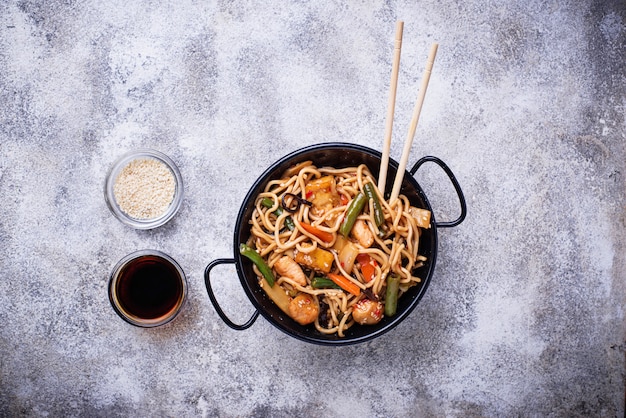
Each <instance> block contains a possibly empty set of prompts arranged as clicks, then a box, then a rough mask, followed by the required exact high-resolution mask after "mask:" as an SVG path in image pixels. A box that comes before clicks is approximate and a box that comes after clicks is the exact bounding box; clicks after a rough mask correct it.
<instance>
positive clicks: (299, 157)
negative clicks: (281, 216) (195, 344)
mask: <svg viewBox="0 0 626 418" xmlns="http://www.w3.org/2000/svg"><path fill="white" fill-rule="evenodd" d="M307 160H311V161H313V163H314V164H315V165H316V166H317V167H324V166H330V167H335V168H343V167H351V166H358V165H359V164H366V165H367V166H368V168H369V169H370V171H371V172H372V174H373V175H374V176H376V175H377V173H378V171H379V169H380V160H381V153H380V152H378V151H376V150H373V149H371V148H368V147H364V146H360V145H355V144H349V143H338V142H331V143H322V144H318V145H313V146H309V147H305V148H302V149H300V150H297V151H295V152H293V153H291V154H289V155H287V156H285V157H283V158H281V159H280V160H278V161H277V162H276V163H274V164H273V165H272V166H271V167H269V168H268V169H267V170H266V171H265V172H264V173H263V174H262V175H261V176H260V177H259V178H258V180H257V181H256V182H255V183H254V184H253V185H252V187H251V188H250V191H249V192H248V194H247V195H246V197H245V199H244V201H243V204H242V205H241V209H240V210H239V214H238V215H237V221H236V224H235V236H234V241H233V258H222V259H217V260H214V261H212V262H211V263H209V265H207V267H206V269H205V272H204V281H205V285H206V288H207V292H208V294H209V298H210V300H211V302H212V303H213V306H214V308H215V310H216V311H217V313H218V315H219V316H220V318H222V320H223V321H224V322H225V323H226V324H227V325H228V326H229V327H231V328H233V329H236V330H244V329H247V328H249V327H250V326H252V324H253V323H254V321H255V320H256V319H257V317H258V315H259V314H261V315H262V316H263V317H264V318H265V319H266V320H268V321H269V322H270V323H271V324H272V325H274V326H275V327H277V328H278V329H280V330H281V331H283V332H285V333H287V334H288V335H290V336H292V337H295V338H297V339H299V340H302V341H307V342H310V343H315V344H322V345H348V344H355V343H359V342H364V341H368V340H371V339H373V338H376V337H378V336H380V335H382V334H384V333H386V332H387V331H389V330H391V329H392V328H394V327H395V326H396V325H398V324H399V323H400V322H402V321H403V320H404V319H405V318H406V317H407V316H408V315H409V314H410V313H411V312H412V311H413V309H415V307H416V306H417V304H418V303H419V301H420V299H421V298H422V296H424V293H425V292H426V289H427V288H428V284H429V283H430V280H431V278H432V275H433V271H434V270H435V262H436V261H437V230H438V228H449V227H454V226H457V225H459V224H460V223H461V222H463V220H464V219H465V216H466V214H467V207H466V204H465V197H464V196H463V191H462V190H461V187H460V185H459V183H458V181H457V180H456V178H455V176H454V174H453V173H452V171H451V170H450V168H448V166H447V165H446V164H445V163H444V162H443V161H441V160H440V159H439V158H437V157H432V156H427V157H423V158H421V159H420V160H418V161H417V162H416V163H415V164H414V165H413V167H412V168H411V170H410V171H409V172H407V173H405V175H404V179H403V183H402V188H401V191H400V193H401V194H403V195H405V196H407V197H408V198H409V200H410V201H411V204H412V205H413V206H416V207H420V208H424V209H428V210H430V211H431V212H433V210H432V208H431V206H430V203H429V202H428V199H427V198H426V195H425V194H424V191H423V190H422V188H421V187H420V185H419V184H418V183H417V181H416V180H415V178H414V177H413V176H414V175H415V173H416V171H417V170H418V169H419V168H420V167H421V166H422V165H423V164H424V163H427V162H433V163H435V164H437V165H439V166H440V167H441V168H442V169H443V170H444V171H445V173H446V174H447V176H448V177H449V179H450V181H451V182H452V184H453V186H454V188H455V190H456V193H457V195H458V198H459V203H460V205H461V214H460V216H459V217H458V218H457V219H456V220H454V221H451V222H437V221H436V220H435V214H434V212H433V213H432V216H431V224H430V228H429V229H425V230H423V233H422V235H421V238H420V248H419V253H420V254H422V255H424V256H426V258H427V261H426V262H425V264H424V266H422V267H420V268H418V269H416V270H415V271H414V274H415V275H417V276H418V277H421V279H422V281H421V283H419V284H418V285H417V286H413V287H411V288H410V289H409V290H408V291H407V292H406V293H405V294H403V295H402V296H401V297H400V299H399V300H398V309H397V313H396V315H395V316H393V317H384V318H383V319H382V320H381V321H380V322H379V323H378V324H376V325H354V326H352V327H351V328H349V329H348V330H347V331H346V333H345V336H344V337H338V336H337V335H326V334H322V333H320V332H318V331H317V330H316V329H315V326H314V325H313V324H311V325H307V326H302V325H300V324H298V323H297V322H295V321H293V320H292V319H291V318H289V317H288V316H287V315H285V314H284V313H283V312H282V311H281V310H280V309H279V308H278V306H276V305H275V304H274V303H273V302H272V301H271V300H270V299H269V297H268V296H267V295H266V294H265V292H264V291H263V290H262V289H261V288H260V287H259V284H258V279H257V276H256V274H255V273H254V271H253V270H252V263H251V262H250V261H249V260H248V259H246V258H245V257H243V256H241V254H239V244H241V243H243V242H246V241H247V240H248V238H249V237H250V224H249V220H250V218H251V216H252V212H253V210H254V201H255V199H256V196H257V195H258V194H259V193H261V192H262V191H263V190H264V188H265V186H266V184H267V183H268V182H269V181H271V180H275V179H277V178H280V176H281V174H282V173H283V172H284V171H285V170H286V169H287V168H289V167H291V166H292V165H294V164H298V163H300V162H302V161H307ZM397 169H398V163H397V162H396V161H394V160H393V159H390V161H389V168H388V173H387V185H389V187H388V190H387V191H386V196H388V195H389V193H390V191H391V187H392V186H393V181H394V179H395V176H396V172H397ZM220 264H235V266H236V269H237V274H238V276H239V280H240V281H241V285H242V286H243V289H244V291H245V293H246V295H247V296H248V298H249V299H250V302H252V304H253V305H254V307H255V308H256V311H255V312H254V314H253V315H252V317H251V318H250V319H249V320H248V321H247V322H246V323H244V324H236V323H234V322H232V321H231V320H230V319H229V318H228V317H227V316H226V314H225V313H224V311H223V310H222V309H221V307H220V305H219V303H218V301H217V299H216V298H215V294H214V292H213V289H212V288H211V279H210V274H211V270H212V269H213V268H215V267H216V266H218V265H220Z"/></svg>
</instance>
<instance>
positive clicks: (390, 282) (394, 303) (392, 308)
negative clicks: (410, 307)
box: [385, 275, 400, 316]
mask: <svg viewBox="0 0 626 418" xmlns="http://www.w3.org/2000/svg"><path fill="white" fill-rule="evenodd" d="M399 286H400V277H399V276H396V275H391V276H389V277H388V278H387V291H386V293H385V315H387V316H394V315H395V314H396V310H397V309H398V287H399Z"/></svg>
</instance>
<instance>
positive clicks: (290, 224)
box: [261, 197, 296, 231]
mask: <svg viewBox="0 0 626 418" xmlns="http://www.w3.org/2000/svg"><path fill="white" fill-rule="evenodd" d="M261 204H262V205H263V206H265V207H266V208H271V207H272V206H274V201H273V200H272V199H270V198H269V197H264V198H263V200H261ZM282 214H283V208H281V207H280V206H278V208H276V210H275V211H274V215H276V216H280V215H282ZM285 226H286V227H287V229H289V230H290V231H293V230H294V229H295V228H296V225H295V224H294V223H293V219H291V216H287V217H286V218H285Z"/></svg>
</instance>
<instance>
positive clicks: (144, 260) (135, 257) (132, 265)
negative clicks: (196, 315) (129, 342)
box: [109, 250, 187, 328]
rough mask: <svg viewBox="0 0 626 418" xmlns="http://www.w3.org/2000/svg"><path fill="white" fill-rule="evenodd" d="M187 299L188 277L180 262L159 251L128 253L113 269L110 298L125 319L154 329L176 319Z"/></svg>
mask: <svg viewBox="0 0 626 418" xmlns="http://www.w3.org/2000/svg"><path fill="white" fill-rule="evenodd" d="M186 299H187V280H186V278H185V273H184V272H183V269H182V268H181V267H180V265H179V264H178V263H177V262H176V261H175V260H174V259H173V258H172V257H170V256H168V255H167V254H165V253H162V252H160V251H157V250H141V251H136V252H134V253H131V254H128V255H127V256H126V257H124V258H122V259H121V260H120V261H119V262H118V263H117V264H116V265H115V267H114V268H113V272H112V273H111V278H110V280H109V300H110V302H111V305H112V306H113V309H114V310H115V312H117V314H118V315H119V316H120V317H121V318H122V319H123V320H125V321H126V322H128V323H130V324H132V325H135V326H138V327H143V328H153V327H158V326H159V325H164V324H166V323H168V322H170V321H171V320H173V319H174V318H175V317H176V316H177V315H178V313H179V312H180V310H181V308H182V307H183V304H184V303H185V300H186Z"/></svg>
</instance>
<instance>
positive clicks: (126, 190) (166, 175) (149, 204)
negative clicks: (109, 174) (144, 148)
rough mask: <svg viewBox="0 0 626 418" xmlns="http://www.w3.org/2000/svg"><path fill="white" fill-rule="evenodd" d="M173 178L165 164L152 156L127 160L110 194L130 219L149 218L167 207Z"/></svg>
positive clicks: (174, 182) (174, 181) (173, 191)
mask: <svg viewBox="0 0 626 418" xmlns="http://www.w3.org/2000/svg"><path fill="white" fill-rule="evenodd" d="M175 192H176V180H175V178H174V174H173V173H172V171H171V170H170V169H169V167H168V166H167V165H165V164H164V163H163V162H161V161H159V160H155V159H153V158H142V159H136V160H133V161H131V162H130V163H128V164H127V165H126V166H125V167H124V168H123V169H122V171H120V174H119V175H118V176H117V178H116V179H115V185H114V186H113V195H114V196H115V200H116V201H117V204H118V206H119V208H120V209H121V210H122V212H124V213H126V214H127V215H128V216H130V217H131V218H135V219H152V218H157V217H159V216H161V215H163V214H164V213H165V212H166V211H167V209H168V208H169V206H170V204H171V203H172V200H173V199H174V193H175Z"/></svg>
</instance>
